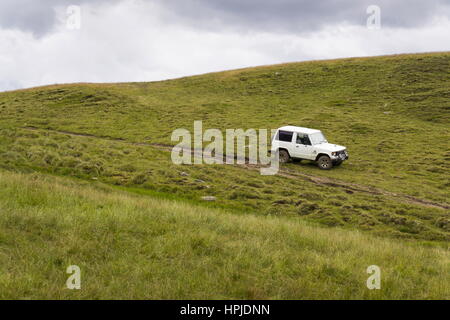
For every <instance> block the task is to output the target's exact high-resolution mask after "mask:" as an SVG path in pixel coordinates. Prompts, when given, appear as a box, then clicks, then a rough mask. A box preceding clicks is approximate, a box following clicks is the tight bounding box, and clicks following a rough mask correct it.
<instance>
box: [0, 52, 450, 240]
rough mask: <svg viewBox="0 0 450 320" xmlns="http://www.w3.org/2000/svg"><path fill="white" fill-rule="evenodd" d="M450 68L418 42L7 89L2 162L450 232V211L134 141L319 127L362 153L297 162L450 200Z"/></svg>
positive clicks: (370, 227) (225, 201)
mask: <svg viewBox="0 0 450 320" xmlns="http://www.w3.org/2000/svg"><path fill="white" fill-rule="evenodd" d="M449 67H450V53H436V54H417V55H400V56H386V57H376V58H361V59H343V60H332V61H318V62H306V63H294V64H285V65H275V66H267V67H260V68H252V69H242V70H236V71H228V72H222V73H213V74H207V75H202V76H196V77H190V78H182V79H177V80H171V81H163V82H153V83H124V84H74V85H58V86H48V87H41V88H33V89H28V90H20V91H13V92H6V93H1V94H0V111H1V115H0V134H1V136H2V139H1V141H0V153H1V155H2V156H1V157H0V166H1V167H3V168H5V169H14V170H22V171H23V170H25V171H34V170H37V171H40V172H50V173H54V174H58V175H70V176H76V177H80V178H84V179H89V180H90V179H92V178H98V179H99V180H100V181H102V182H105V183H108V184H112V185H117V186H123V187H128V188H132V189H134V190H135V191H136V190H137V189H140V190H138V191H140V192H144V193H145V192H150V193H153V194H154V193H162V194H164V193H165V194H167V195H170V196H175V197H179V198H183V199H190V200H192V201H194V202H195V201H197V202H199V199H201V197H202V196H206V195H214V196H217V198H218V201H217V203H216V204H215V205H214V206H218V207H222V208H228V209H233V210H234V209H238V210H241V211H244V212H248V211H250V212H252V213H256V214H262V215H267V214H269V215H286V216H296V217H299V218H302V219H306V220H310V221H315V222H319V223H322V224H324V225H327V226H342V227H346V228H353V229H355V228H356V229H360V230H367V231H371V232H373V233H375V234H380V235H387V236H390V237H397V238H410V239H419V240H425V241H429V240H431V241H439V242H445V243H448V241H449V240H450V219H449V212H448V209H447V210H445V209H439V208H433V207H427V206H423V205H418V204H417V203H408V202H407V201H404V200H405V199H406V197H401V199H403V201H400V200H401V199H400V198H392V197H389V196H384V195H379V194H378V195H371V194H368V193H367V192H353V191H351V190H350V191H349V190H346V189H343V188H336V187H331V186H329V185H328V186H326V185H325V186H324V185H317V184H315V183H313V182H311V181H309V180H308V179H302V178H298V179H296V180H293V179H286V178H285V177H262V176H260V175H258V173H257V172H250V171H249V170H245V169H242V168H237V167H232V166H215V167H214V166H206V165H203V166H181V167H179V166H174V165H173V164H172V163H171V161H170V153H169V152H167V151H164V150H160V149H158V148H155V147H152V146H146V145H135V144H132V142H138V143H142V142H145V143H163V144H171V143H172V142H171V141H170V136H171V132H172V131H173V130H174V129H176V128H182V127H185V128H188V129H191V130H192V126H193V121H194V120H203V121H204V128H205V129H206V128H219V129H221V130H225V129H226V128H244V129H246V128H277V127H278V126H280V125H285V124H294V125H300V126H306V127H313V128H319V129H322V130H323V131H324V132H325V134H326V135H327V136H328V139H329V140H330V141H332V142H335V143H338V144H342V145H346V146H348V149H349V152H350V157H351V158H350V160H349V161H348V162H346V163H344V165H342V166H341V167H339V168H335V169H333V170H331V171H326V172H324V171H321V170H319V169H318V168H317V167H316V166H314V165H313V164H308V163H306V162H303V163H301V164H298V163H293V164H288V165H287V166H286V167H285V168H286V169H288V170H291V171H293V172H294V173H301V174H307V175H312V176H316V177H325V178H331V179H335V180H337V181H342V182H345V183H353V184H358V185H361V186H364V187H365V188H378V189H381V190H383V191H387V192H390V193H398V194H402V195H406V196H409V197H415V198H418V199H419V200H424V201H428V202H432V203H437V204H440V205H441V206H443V207H444V208H445V207H447V208H448V206H449V204H448V199H449V196H450V194H449V190H450V188H449V186H450V181H449V175H448V171H449V170H448V161H449V159H450V158H449V157H450V153H449V144H448V141H449V132H448V124H449V101H450V100H449V99H448V98H449V90H448V88H449V87H450V75H449V73H448V70H449ZM29 126H33V127H35V128H37V130H30V129H24V127H29ZM58 131H59V132H58ZM61 132H75V133H82V134H88V135H93V136H71V135H68V134H64V133H61ZM117 139H120V140H117ZM181 172H187V173H189V176H187V177H186V176H181V175H180V173H181ZM199 180H201V181H204V182H198V181H199ZM209 206H211V205H209Z"/></svg>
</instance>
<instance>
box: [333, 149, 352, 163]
mask: <svg viewBox="0 0 450 320" xmlns="http://www.w3.org/2000/svg"><path fill="white" fill-rule="evenodd" d="M331 160H333V161H345V160H348V152H347V150H344V151H339V152H337V153H336V154H335V155H331Z"/></svg>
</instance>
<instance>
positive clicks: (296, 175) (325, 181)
mask: <svg viewBox="0 0 450 320" xmlns="http://www.w3.org/2000/svg"><path fill="white" fill-rule="evenodd" d="M22 129H26V130H33V131H47V132H53V133H59V134H66V135H70V136H77V137H90V138H96V139H103V140H108V141H115V142H121V143H126V144H131V145H138V146H149V147H153V148H158V149H160V150H164V151H167V152H169V151H172V149H173V148H174V146H172V145H165V144H159V143H145V142H129V141H127V140H124V139H122V138H114V137H108V136H95V135H92V134H86V133H77V132H70V131H61V130H53V129H40V128H36V127H31V126H27V127H22ZM192 153H193V155H194V156H195V155H196V154H201V150H193V151H192ZM223 158H224V160H226V159H227V156H223ZM233 160H235V158H233ZM242 160H244V159H242ZM245 160H247V159H245ZM246 162H248V161H246ZM234 166H237V167H241V168H245V169H247V170H259V169H260V168H261V166H260V165H252V164H248V163H246V164H234ZM278 175H279V176H282V177H285V178H288V179H304V180H307V181H310V182H312V183H315V184H317V185H322V186H330V187H336V188H342V189H344V190H345V191H346V192H347V193H349V194H352V193H355V192H359V193H365V194H371V195H381V196H386V197H390V198H393V199H396V200H398V201H401V202H404V203H409V204H413V205H419V206H424V207H431V208H439V209H444V210H448V209H450V205H449V204H446V203H436V202H432V201H429V200H425V199H420V198H416V197H413V196H409V195H406V194H399V193H394V192H391V191H387V190H383V189H379V188H374V187H368V186H364V185H361V184H355V183H349V182H345V181H342V180H338V179H333V178H328V177H321V176H315V175H310V174H306V173H301V172H298V171H294V170H290V169H287V168H280V170H279V172H278Z"/></svg>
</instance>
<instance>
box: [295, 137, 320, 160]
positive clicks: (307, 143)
mask: <svg viewBox="0 0 450 320" xmlns="http://www.w3.org/2000/svg"><path fill="white" fill-rule="evenodd" d="M294 157H296V158H301V159H307V160H315V158H316V155H315V153H314V147H313V146H312V144H311V140H310V138H309V136H308V135H307V134H305V133H300V132H297V133H296V137H295V155H294Z"/></svg>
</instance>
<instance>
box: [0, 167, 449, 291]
mask: <svg viewBox="0 0 450 320" xmlns="http://www.w3.org/2000/svg"><path fill="white" fill-rule="evenodd" d="M0 210H1V212H2V214H1V215H0V235H1V236H0V286H1V290H0V298H2V299H37V298H39V299H82V298H89V299H110V298H119V299H129V298H137V299H144V298H152V299H182V298H183V299H187V298H193V299H217V298H221V299H228V298H231V299H241V298H242V299H324V298H329V299H448V298H450V287H449V285H450V278H449V258H450V256H449V253H448V251H447V250H444V249H439V248H430V247H423V246H419V245H416V244H413V243H401V242H398V241H395V240H389V239H380V238H375V237H373V236H370V235H366V234H364V233H359V232H354V231H346V230H342V229H339V228H336V229H329V228H319V227H317V226H313V225H310V224H309V223H306V222H304V221H302V220H299V219H290V218H288V217H268V216H265V217H262V216H257V215H251V214H249V215H241V214H233V213H231V212H226V211H224V210H218V209H206V208H203V207H199V206H195V205H192V204H187V203H183V202H182V201H171V200H162V199H159V200H158V199H152V198H149V197H147V196H140V195H131V194H130V193H127V192H123V191H116V190H114V189H112V188H111V187H108V186H106V185H103V184H100V183H96V184H95V185H92V184H88V183H86V182H82V181H72V180H68V179H63V178H57V177H51V176H48V175H42V174H13V173H8V172H1V171H0ZM73 264H75V265H78V266H79V267H80V268H81V290H68V289H67V288H66V287H65V283H66V279H67V277H68V275H67V274H66V268H67V266H69V265H73ZM373 264H375V265H378V266H379V267H380V268H381V289H380V290H369V289H367V287H366V280H367V277H368V276H369V275H368V274H367V273H366V269H367V267H368V266H370V265H373Z"/></svg>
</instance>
